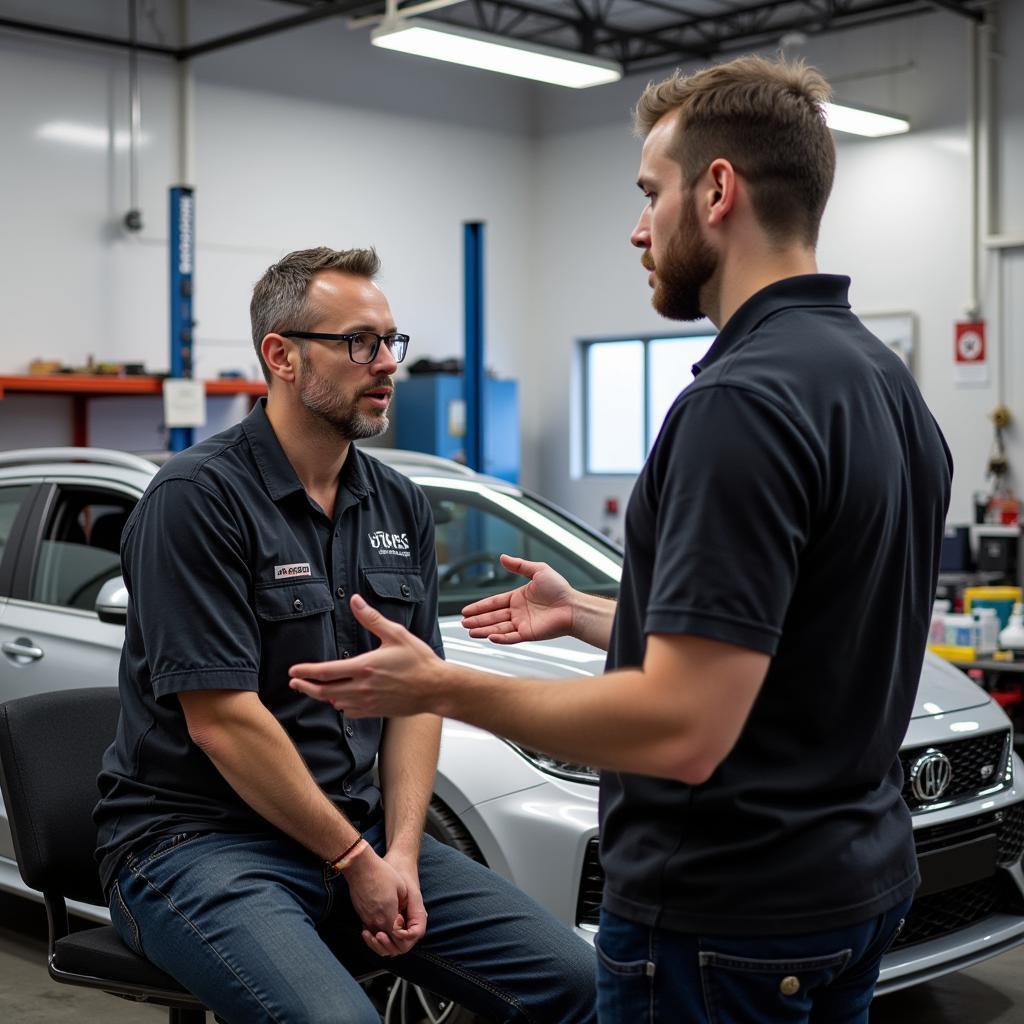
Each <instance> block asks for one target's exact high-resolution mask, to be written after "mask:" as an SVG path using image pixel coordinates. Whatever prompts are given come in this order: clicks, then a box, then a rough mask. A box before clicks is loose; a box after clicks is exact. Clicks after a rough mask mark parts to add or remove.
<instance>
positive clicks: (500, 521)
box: [426, 485, 617, 615]
mask: <svg viewBox="0 0 1024 1024" xmlns="http://www.w3.org/2000/svg"><path fill="white" fill-rule="evenodd" d="M426 493H427V496H428V498H429V500H430V504H431V507H432V509H433V513H434V528H435V542H436V548H437V570H438V611H439V614H441V615H454V614H457V613H458V612H459V611H460V610H461V608H462V607H463V605H466V604H469V603H470V602H471V601H479V600H480V599H481V598H483V597H487V596H488V594H497V593H499V592H501V591H503V590H508V589H509V588H511V587H518V586H519V585H520V584H522V583H523V579H522V577H520V576H515V575H513V574H511V573H509V572H507V571H506V570H505V569H504V568H503V567H502V565H501V564H500V562H499V561H498V556H499V554H500V553H501V552H507V553H508V554H511V555H518V556H520V557H522V558H525V559H527V560H529V561H534V562H547V564H548V565H550V566H551V567H552V568H553V569H554V570H555V571H556V572H558V573H560V574H561V575H562V576H564V577H565V578H566V579H567V580H568V581H569V583H570V584H571V585H572V586H573V587H575V588H576V589H577V590H582V591H585V592H587V593H596V594H606V595H607V596H609V597H614V596H615V593H616V591H617V583H616V581H615V580H614V579H612V578H610V577H609V576H608V574H607V572H606V571H602V570H601V569H599V568H597V567H595V566H594V565H593V564H591V563H590V562H588V560H587V558H586V557H583V556H581V555H580V554H579V553H577V552H574V551H573V550H572V549H571V547H570V546H568V545H567V544H566V543H565V542H564V541H562V542H559V541H558V540H556V539H554V538H552V537H551V536H549V534H550V532H551V531H553V530H554V529H555V527H556V525H557V526H558V527H560V528H561V530H562V532H563V533H567V532H571V531H572V530H574V529H575V528H574V527H573V526H572V524H571V523H568V522H565V523H563V522H561V521H560V517H558V521H557V522H556V516H555V514H554V513H553V512H552V511H548V510H545V511H544V512H543V518H540V517H538V518H537V519H536V520H535V521H531V520H530V518H529V517H528V513H530V512H531V511H532V505H531V504H530V503H529V502H528V501H527V500H525V499H519V498H517V499H514V500H512V499H508V500H509V503H510V504H511V505H512V506H513V509H514V511H510V510H509V509H507V508H503V507H502V506H501V505H499V504H496V503H495V502H494V501H492V500H488V498H487V497H486V496H485V495H483V494H476V493H473V492H471V491H466V490H462V489H457V488H445V487H443V486H440V485H430V486H428V487H427V488H426ZM581 546H584V547H585V546H586V545H581ZM589 546H590V547H593V542H592V541H591V542H589Z"/></svg>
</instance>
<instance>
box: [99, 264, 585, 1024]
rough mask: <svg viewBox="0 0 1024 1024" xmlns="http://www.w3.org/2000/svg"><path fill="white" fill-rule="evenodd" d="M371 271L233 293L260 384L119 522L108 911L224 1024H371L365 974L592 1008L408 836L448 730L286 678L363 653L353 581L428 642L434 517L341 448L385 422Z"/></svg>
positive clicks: (392, 347) (489, 996) (301, 275)
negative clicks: (245, 321) (307, 689)
mask: <svg viewBox="0 0 1024 1024" xmlns="http://www.w3.org/2000/svg"><path fill="white" fill-rule="evenodd" d="M378 266H379V263H378V260H377V256H376V254H375V253H374V252H373V251H372V250H361V249H354V250H348V251H343V252H336V251H334V250H331V249H326V248H319V249H310V250H305V251H301V252H295V253H291V254H290V255H288V256H286V257H285V258H284V259H282V260H281V261H279V262H278V263H276V264H275V265H274V266H272V267H270V269H269V270H268V271H267V272H266V274H265V275H264V276H263V278H262V279H261V280H260V281H259V282H258V283H257V285H256V288H255V291H254V294H253V299H252V304H251V310H250V312H251V318H252V328H253V342H254V344H255V347H256V352H257V354H258V356H259V359H260V364H261V366H262V368H263V373H264V375H265V376H266V378H267V383H268V385H269V394H268V397H267V399H266V401H265V402H261V403H260V404H259V405H258V406H257V407H256V408H255V409H254V410H253V412H252V413H251V414H250V415H249V416H248V417H247V418H246V419H245V420H244V421H243V422H242V423H240V424H238V425H237V426H235V427H232V428H230V429H229V430H226V431H224V432H223V433H221V434H218V435H217V436H215V437H212V438H210V439H208V440H206V441H204V442H202V443H200V444H198V445H196V446H195V447H193V448H191V449H189V450H188V451H187V452H184V453H182V454H181V455H179V456H177V457H176V458H174V459H173V460H171V461H170V462H169V463H168V464H167V465H166V466H164V467H163V468H162V469H161V470H160V472H159V473H158V474H157V475H156V477H155V478H154V479H153V482H152V483H151V485H150V487H149V488H148V490H147V491H146V494H145V495H144V496H143V498H142V500H141V501H140V502H139V505H138V507H137V508H136V510H135V512H134V513H133V515H132V516H131V518H130V519H129V521H128V524H127V525H126V527H125V532H124V537H123V541H122V549H121V556H122V568H123V573H124V578H125V583H126V585H127V587H128V590H129V593H130V595H131V601H130V603H129V609H128V624H127V631H126V638H125V646H124V652H123V654H122V659H121V669H120V680H119V686H120V694H121V702H122V708H123V710H122V715H121V720H120V724H119V728H118V734H117V737H116V739H115V742H114V744H113V745H112V746H111V747H110V749H109V750H108V751H107V754H106V757H105V760H104V765H103V771H102V773H101V775H100V790H101V794H102V797H101V800H100V803H99V805H98V807H97V810H96V819H97V822H98V825H99V837H100V838H99V850H98V858H99V860H100V871H101V875H102V878H103V883H104V886H105V888H106V891H107V892H108V894H109V900H110V910H111V916H112V919H113V921H114V923H115V925H116V926H117V928H118V931H119V932H120V934H121V937H122V938H123V939H124V941H125V942H126V943H127V944H128V945H129V946H131V947H132V948H133V949H134V950H135V951H136V952H138V953H140V954H142V955H145V956H146V957H148V958H149V959H150V960H152V961H153V962H154V963H155V964H157V965H158V966H159V967H161V968H163V969H164V970H165V971H167V972H168V973H169V974H171V975H173V976H174V977H175V978H177V979H178V980H179V981H180V982H181V984H183V985H184V986H185V987H186V988H188V989H189V990H190V991H191V992H193V993H194V994H195V995H197V996H198V997H199V998H200V999H202V1000H203V1001H204V1002H205V1003H206V1005H207V1006H209V1007H210V1008H211V1009H213V1010H214V1011H215V1012H216V1014H217V1015H218V1018H219V1019H223V1020H225V1021H229V1022H238V1024H252V1022H256V1021H282V1022H296V1024H298V1022H300V1021H301V1022H303V1024H313V1022H318V1021H324V1022H326V1021H332V1022H338V1021H345V1022H346V1024H353V1022H364V1021H365V1022H377V1021H378V1020H379V1017H378V1014H377V1012H376V1011H375V1010H374V1008H373V1006H372V1005H371V1003H370V1001H369V999H368V998H367V997H366V995H365V994H364V993H363V991H362V989H361V988H360V986H359V985H358V984H357V983H356V981H355V980H354V978H353V974H354V973H360V972H362V971H365V970H367V969H373V968H376V969H380V968H381V967H387V968H389V969H391V970H393V971H394V972H395V973H397V974H399V975H400V976H402V977H405V978H407V979H409V980H410V981H412V982H414V983H415V984H418V985H422V986H423V987H425V988H428V989H430V990H432V991H434V992H437V993H439V994H441V995H444V996H447V997H449V998H450V999H452V1000H453V1001H455V1002H457V1003H459V1004H461V1005H463V1006H465V1007H467V1008H469V1009H471V1010H473V1011H475V1012H477V1013H480V1014H484V1015H486V1017H487V1018H488V1019H491V1020H498V1021H524V1022H525V1021H530V1022H542V1021H543V1022H550V1024H569V1022H584V1021H592V1020H593V1016H594V1001H595V994H594V964H593V951H592V950H591V949H590V947H589V946H588V945H587V944H586V943H585V942H583V941H582V940H581V939H579V938H578V937H577V936H575V935H574V934H573V933H572V932H571V931H570V930H568V929H566V928H565V927H564V926H562V925H561V924H560V923H559V922H557V921H556V920H555V919H554V918H553V917H551V916H550V915H549V914H547V912H546V911H544V910H543V909H542V908H541V907H539V906H537V905H536V904H535V903H533V902H532V901H531V900H530V899H529V898H528V897H526V896H525V895H524V894H523V893H521V892H519V890H517V889H515V888H514V887H513V886H512V885H510V884H509V883H508V882H506V881H504V880H503V879H502V878H500V877H499V876H497V875H495V874H493V873H491V872H490V871H488V870H487V869H486V868H484V867H482V866H481V865H479V864H476V863H475V862H473V861H471V860H469V859H468V858H466V857H464V856H463V855H461V854H459V853H457V852H456V851H454V850H452V849H451V848H449V847H447V846H443V845H441V844H439V843H436V842H434V841H433V840H431V839H430V838H429V837H424V836H423V835H422V829H423V822H424V816H425V813H426V809H427V805H428V802H429V800H430V796H431V792H432V789H433V780H434V771H435V768H436V764H437V754H438V744H439V737H440V727H441V726H440V719H438V718H437V717H436V716H434V715H417V716H413V717H410V718H402V719H396V720H394V721H385V720H383V719H380V718H363V719H358V720H356V719H350V718H348V717H347V716H346V715H345V714H344V713H341V712H338V711H336V710H335V709H334V708H332V707H331V706H330V705H328V704H322V703H319V702H317V701H310V700H309V699H308V698H307V697H305V696H304V695H302V694H299V693H296V692H294V691H293V690H291V689H290V688H289V685H288V667H289V665H291V664H293V663H294V662H295V661H297V660H300V659H309V660H325V659H336V658H348V657H350V656H352V655H358V654H360V653H364V652H366V651H369V650H371V649H373V648H374V647H376V646H377V643H378V641H377V640H376V638H375V637H374V636H373V634H371V633H370V632H369V631H368V630H367V629H365V628H364V627H363V626H362V625H361V624H360V623H359V622H358V621H357V620H356V618H355V617H354V615H353V613H352V611H351V608H350V606H349V603H348V598H349V596H350V595H352V594H360V595H362V596H363V597H364V598H365V599H366V601H367V602H368V603H369V604H371V605H372V606H374V607H375V608H376V609H377V610H378V611H380V612H381V613H382V614H383V615H385V616H386V617H387V618H389V619H391V620H393V621H395V622H398V623H400V624H401V625H402V626H404V627H405V628H407V629H408V630H409V631H410V632H411V633H412V634H413V635H415V636H417V637H419V638H420V639H422V640H423V641H424V642H426V643H427V644H428V645H429V646H430V648H432V650H433V651H434V652H435V653H436V654H437V655H439V656H443V651H442V647H441V639H440V632H439V630H438V626H437V597H436V591H437V566H436V561H435V555H434V531H433V522H432V516H431V511H430V506H429V504H428V502H427V500H426V498H425V497H424V495H423V494H422V492H421V491H420V490H419V489H418V488H417V487H416V486H415V485H414V484H413V483H412V482H410V481H409V480H408V479H406V478H405V477H404V476H402V475H401V474H399V473H397V472H395V471H393V470H390V469H388V468H387V467H385V466H383V465H381V464H380V463H379V462H377V461H376V460H375V459H373V458H371V457H369V456H367V455H366V454H364V453H363V452H361V451H360V450H359V449H358V448H356V447H355V446H354V445H353V444H352V443H351V442H352V441H354V440H358V439H360V438H367V437H373V436H374V435H377V434H380V433H382V432H383V431H384V430H386V429H387V426H388V417H387V412H388V407H389V405H390V402H391V396H392V393H393V388H394V380H393V374H394V373H395V370H396V369H397V366H398V363H400V362H401V361H402V360H403V359H404V358H405V354H406V351H407V349H408V345H409V337H408V336H407V335H405V334H400V333H398V331H397V329H396V325H395V321H394V318H393V316H392V314H391V310H390V308H389V306H388V302H387V300H386V299H385V297H384V295H383V293H382V292H381V291H380V289H379V288H378V287H377V285H376V284H375V283H374V281H373V278H374V275H375V274H376V272H377V270H378ZM375 767H376V769H377V770H375ZM381 958H389V959H388V960H387V961H386V962H385V961H383V960H382V959H381Z"/></svg>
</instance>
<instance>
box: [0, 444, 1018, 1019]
mask: <svg viewBox="0 0 1024 1024" xmlns="http://www.w3.org/2000/svg"><path fill="white" fill-rule="evenodd" d="M371 454H373V455H374V456H376V457H378V458H380V459H381V460H382V461H384V462H386V463H387V464H388V465H391V466H393V467H394V468H395V469H398V470H399V471H401V472H403V473H405V474H406V475H408V476H409V477H410V478H412V479H413V480H415V481H416V483H417V484H419V485H420V486H421V487H422V488H423V490H424V491H425V492H426V494H427V496H428V497H429V499H430V503H431V506H432V507H433V510H434V516H435V520H436V526H437V557H438V566H439V601H440V605H439V610H440V616H441V631H442V635H443V637H444V644H445V652H446V655H447V657H448V659H449V660H450V661H453V662H458V663H461V664H465V665H469V666H473V667H477V668H482V669H485V670H487V671H491V672H496V673H498V674H501V675H506V676H509V677H516V676H531V677H538V676H542V677H551V678H559V677H569V676H579V675H584V676H585V675H592V674H594V673H597V672H600V671H601V669H602V666H603V663H604V654H603V653H602V652H600V651H598V650H596V649H594V648H592V647H588V646H586V645H585V644H581V643H578V642H576V641H572V640H558V641H549V642H544V643H525V644H518V645H516V646H514V647H498V646H496V645H493V644H490V643H488V642H486V641H478V640H473V639H471V638H470V637H469V635H468V634H467V632H466V631H465V630H464V629H463V628H462V626H461V625H460V623H459V612H460V609H461V608H462V607H463V606H464V605H465V604H467V603H469V602H470V601H473V600H477V599H479V598H481V597H483V596H486V595H487V594H489V593H494V592H497V591H500V590H505V589H508V588H509V587H510V586H512V585H515V583H516V581H517V580H518V578H517V577H511V576H509V575H508V574H507V573H506V572H505V570H504V569H503V568H502V567H501V565H500V564H499V563H498V560H497V554H498V553H500V552H502V551H505V552H510V553H514V554H517V555H522V556H523V557H525V558H528V559H530V560H533V561H543V562H547V563H549V564H550V565H551V566H553V567H554V568H555V569H556V570H558V572H560V573H561V574H562V575H563V576H565V577H566V578H567V579H568V580H569V581H570V583H571V584H572V585H573V586H575V587H577V588H578V589H581V590H584V591H589V592H592V593H599V594H605V595H608V596H613V595H614V594H615V592H616V589H617V586H618V580H619V575H620V567H621V553H620V552H619V551H618V549H617V548H615V547H614V546H612V545H611V544H610V543H609V542H608V541H607V540H606V539H605V538H604V537H602V536H601V535H600V534H599V533H597V532H595V531H594V530H592V529H590V528H589V527H587V526H585V525H584V524H582V523H580V522H578V521H576V520H575V519H573V518H572V517H570V516H568V515H567V514H565V513H564V512H561V511H559V510H558V509H556V508H554V507H553V506H551V505H550V504H548V503H547V502H544V501H542V500H541V499H539V498H536V497H534V496H532V495H530V494H529V493H527V492H526V491H524V490H522V489H521V488H518V487H515V486H512V485H509V484H507V483H504V482H501V481H497V480H493V479H491V478H488V477H484V476H481V475H479V474H476V473H473V472H472V471H470V470H467V469H465V468H464V467H462V466H459V465H457V464H456V463H454V462H449V461H448V460H446V459H440V458H435V457H433V456H428V455H422V454H418V453H414V452H401V451H394V450H390V449H382V448H374V449H372V450H371ZM155 472H156V466H155V465H154V464H153V463H152V462H149V461H147V460H145V459H142V458H139V457H137V456H133V455H127V454H125V453H121V452H109V451H100V450H96V449H37V450H30V451H22V452H7V453H0V652H2V653H0V699H8V698H10V697H16V696H21V695H24V694H29V693H36V692H39V691H42V690H49V689H57V688H61V687H73V686H97V685H114V684H115V683H116V680H117V663H118V658H119V654H120V649H121V643H122V639H123V633H124V630H123V622H124V609H125V601H126V594H125V592H124V588H123V587H122V586H121V583H120V577H119V565H118V543H119V539H120V534H121V529H122V527H123V525H124V522H125V520H126V519H127V517H128V514H129V513H130V511H131V509H132V507H133V506H134V504H135V502H136V501H137V500H138V499H139V497H140V496H141V494H142V492H143V490H144V489H145V487H146V485H147V484H148V482H149V480H150V478H151V477H152V475H153V474H154V473H155ZM900 756H901V759H902V761H903V767H904V775H905V777H906V785H905V788H904V798H905V799H906V800H907V803H908V805H909V806H910V809H911V811H912V813H913V818H914V829H915V837H916V840H917V847H918V856H919V860H920V864H921V870H922V875H923V878H924V883H923V885H922V888H921V890H920V891H919V893H918V895H917V898H916V900H915V902H914V906H913V908H912V910H911V913H910V917H909V919H908V921H907V925H906V927H905V929H904V931H903V933H902V935H901V936H900V938H899V940H898V942H897V944H896V945H895V947H894V948H893V949H892V950H891V951H890V952H889V953H888V954H887V956H886V958H885V960H884V962H883V967H882V975H881V979H880V982H879V986H878V991H879V992H887V991H893V990H895V989H898V988H902V987H904V986H907V985H912V984H915V983H917V982H920V981H924V980H927V979H929V978H934V977H937V976H939V975H942V974H945V973H948V972H950V971H954V970H958V969H960V968H962V967H966V966H968V965H969V964H972V963H976V962H978V961H979V960H983V959H986V958H987V957H990V956H994V955H995V954H997V953H1000V952H1003V951H1004V950H1007V949H1010V948H1012V947H1013V946H1016V945H1018V944H1020V943H1022V942H1024V875H1022V873H1021V863H1020V862H1021V853H1022V850H1024V792H1022V791H1021V789H1020V788H1019V787H1020V785H1021V783H1020V781H1019V780H1020V779H1021V778H1022V776H1021V775H1020V774H1019V773H1020V772H1021V771H1024V765H1022V764H1021V761H1020V760H1019V758H1018V757H1017V756H1016V754H1015V753H1014V751H1013V739H1012V731H1011V727H1010V722H1009V720H1008V719H1007V717H1006V715H1005V714H1004V712H1003V711H1002V709H1001V708H1000V707H999V706H998V705H997V704H996V703H995V702H994V701H992V700H991V699H990V698H989V697H988V695H987V694H986V693H985V692H984V691H983V690H982V689H980V688H979V687H978V686H976V685H975V684H974V683H973V682H971V681H970V680H969V679H968V678H967V677H966V676H964V675H963V674H962V673H961V672H959V671H958V670H956V669H954V668H952V667H951V666H949V665H948V664H946V663H945V662H942V661H940V660H939V659H938V658H935V657H934V656H932V655H928V656H927V658H926V660H925V664H924V669H923V671H922V674H921V679H920V684H919V688H918V697H917V703H916V707H915V711H914V718H913V720H912V721H911V723H910V728H909V729H908V731H907V735H906V740H905V742H904V746H903V748H902V750H901V754H900ZM596 782H597V776H596V773H595V772H594V771H593V770H591V769H590V768H588V767H586V766H585V765H577V764H571V763H567V762H564V761H558V760H555V759H552V758H549V757H547V756H545V755H542V754H538V753H536V752H534V751H531V750H528V749H524V748H522V747H520V746H517V745H515V744H512V743H508V742H506V741H503V740H500V739H498V738H496V737H494V736H492V735H491V734H489V733H486V732H483V731H481V730H479V729H476V728H473V727H472V726H468V725H463V724H461V723H458V722H451V721H450V722H446V723H445V727H444V739H443V743H442V749H441V760H440V765H439V768H438V774H437V784H436V788H435V796H434V800H433V803H432V805H431V808H430V814H429V820H428V830H429V831H430V832H431V833H432V834H433V835H435V836H436V837H438V838H440V839H443V840H445V841H447V842H449V843H451V844H452V845H454V846H456V847H457V848H459V849H461V850H462V851H464V852H465V853H467V854H468V855H469V856H471V857H475V858H476V859H478V860H481V861H483V862H485V863H487V864H488V865H490V867H492V868H493V869H494V870H495V871H497V872H499V873H500V874H502V875H505V876H506V877H507V878H509V879H511V880H512V881H513V882H515V883H516V885H518V886H519V887H520V888H522V889H524V890H525V891H526V892H528V893H529V894H531V895H532V896H533V897H535V898H536V899H537V900H539V901H540V902H541V903H542V904H544V905H545V906H546V907H548V908H549V909H550V910H551V911H552V912H553V913H554V914H555V915H556V916H557V917H558V918H559V919H560V920H562V921H564V922H565V923H566V925H568V926H570V927H572V928H574V929H576V930H577V931H578V932H580V933H581V934H583V935H586V936H592V934H593V932H594V931H595V930H596V926H597V915H598V908H599V906H600V902H601V890H602V884H603V875H602V872H601V866H600V863H599V860H598V854H597V847H598V841H597V787H596ZM0 888H2V889H6V890H8V891H11V892H15V893H22V894H24V895H29V896H32V895H35V894H32V893H30V892H29V891H28V890H27V889H26V888H25V886H24V884H23V883H22V882H21V879H20V877H19V875H18V871H17V867H16V865H15V863H14V853H13V849H12V845H11V837H10V833H9V829H8V826H7V821H6V817H4V818H3V819H0ZM81 909H82V910H83V912H84V913H86V914H87V915H89V916H93V917H95V916H96V914H97V912H96V910H95V908H81ZM374 984H377V985H378V986H383V987H382V988H379V990H378V991H375V992H374V993H373V995H374V998H376V999H377V1001H378V1003H379V1005H380V1006H381V1009H382V1012H383V1013H384V1015H385V1019H386V1020H394V1021H398V1020H403V1021H408V1022H410V1024H411V1022H413V1021H420V1020H442V1019H443V1020H445V1021H446V1022H448V1024H455V1022H456V1021H457V1020H458V1021H464V1020H466V1019H468V1015H467V1014H466V1013H465V1011H463V1010H461V1009H460V1008H459V1007H457V1006H450V1005H449V1006H445V1005H444V1004H443V1003H442V1002H441V1001H440V1000H437V999H436V998H435V997H432V996H431V995H430V994H429V993H424V992H421V991H419V990H416V989H414V988H412V987H407V986H404V985H397V986H396V985H395V984H394V983H393V979H390V978H388V979H386V980H385V981H383V982H377V983H374Z"/></svg>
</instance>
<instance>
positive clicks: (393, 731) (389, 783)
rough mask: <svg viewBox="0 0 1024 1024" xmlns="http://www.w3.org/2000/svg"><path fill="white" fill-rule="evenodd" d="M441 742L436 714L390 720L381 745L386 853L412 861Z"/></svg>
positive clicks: (421, 831)
mask: <svg viewBox="0 0 1024 1024" xmlns="http://www.w3.org/2000/svg"><path fill="white" fill-rule="evenodd" d="M440 743H441V720H440V719H439V718H437V717H436V716H435V715H414V716H412V717H411V718H392V719H389V720H388V722H387V723H386V724H385V727H384V738H383V739H382V740H381V745H380V760H379V766H380V781H381V790H382V792H383V801H384V822H385V828H386V830H387V842H388V851H389V852H390V851H398V852H401V853H404V854H406V855H408V856H409V857H410V858H411V859H413V860H415V859H416V858H417V857H418V855H419V848H420V836H421V835H422V833H423V822H424V819H425V818H426V814H427V807H428V806H429V804H430V798H431V795H432V794H433V792H434V775H435V772H436V771H437V756H438V750H439V749H440Z"/></svg>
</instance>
